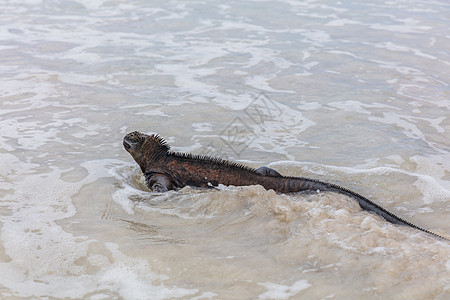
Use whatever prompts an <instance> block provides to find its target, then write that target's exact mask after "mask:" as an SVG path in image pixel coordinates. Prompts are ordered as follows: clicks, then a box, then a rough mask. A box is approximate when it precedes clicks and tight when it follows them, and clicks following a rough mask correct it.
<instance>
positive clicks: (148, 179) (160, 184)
mask: <svg viewBox="0 0 450 300" xmlns="http://www.w3.org/2000/svg"><path fill="white" fill-rule="evenodd" d="M145 184H146V185H147V187H148V188H149V189H150V190H152V191H154V192H158V193H163V192H167V191H169V190H173V183H172V181H171V180H170V178H169V177H168V176H166V175H163V174H153V175H146V176H145Z"/></svg>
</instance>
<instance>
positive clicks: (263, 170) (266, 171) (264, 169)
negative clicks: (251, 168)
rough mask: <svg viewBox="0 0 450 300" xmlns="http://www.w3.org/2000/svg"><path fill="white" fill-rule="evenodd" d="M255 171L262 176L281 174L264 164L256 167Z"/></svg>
mask: <svg viewBox="0 0 450 300" xmlns="http://www.w3.org/2000/svg"><path fill="white" fill-rule="evenodd" d="M256 173H258V174H261V175H264V176H281V174H280V173H278V172H277V171H275V170H274V169H271V168H269V167H265V166H263V167H259V168H258V169H256Z"/></svg>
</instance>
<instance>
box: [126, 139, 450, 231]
mask: <svg viewBox="0 0 450 300" xmlns="http://www.w3.org/2000/svg"><path fill="white" fill-rule="evenodd" d="M123 146H124V147H125V149H126V150H127V151H128V152H129V153H130V154H131V156H132V157H133V158H134V160H135V161H136V162H137V163H138V165H139V167H140V168H141V170H142V173H144V175H145V182H146V185H147V186H148V188H149V189H151V190H153V191H157V192H164V191H167V190H172V189H174V188H182V187H185V186H194V187H203V188H208V187H215V186H217V185H219V184H223V185H226V186H228V185H234V186H244V185H258V184H259V185H262V186H263V187H264V188H265V189H267V190H270V189H272V190H274V191H275V192H278V193H295V192H301V191H317V192H319V191H320V192H328V191H330V192H336V193H340V194H344V195H347V196H349V197H351V198H353V199H355V200H356V201H358V203H359V205H360V206H361V208H362V209H364V210H367V211H370V212H374V213H376V214H377V215H379V216H381V217H383V218H384V219H386V220H387V221H389V222H391V223H394V224H398V225H406V226H410V227H413V228H416V229H419V230H421V231H424V232H427V233H429V234H431V235H434V236H436V237H439V238H442V239H445V240H448V239H447V238H444V237H442V236H439V235H437V234H435V233H433V232H430V231H428V230H426V229H423V228H421V227H419V226H416V225H414V224H411V223H409V222H408V221H405V220H403V219H402V218H400V217H397V216H396V215H394V214H393V213H391V212H389V211H387V210H385V209H384V208H382V207H381V206H379V205H377V204H375V203H373V202H372V201H370V200H369V199H367V198H365V197H363V196H361V195H359V194H357V193H355V192H353V191H350V190H348V189H346V188H343V187H340V186H338V185H336V184H332V183H326V182H322V181H319V180H315V179H310V178H304V177H288V176H282V175H280V174H279V173H278V172H277V171H275V170H273V169H270V168H267V167H261V168H258V169H253V168H250V167H248V166H245V165H242V164H238V163H235V162H230V161H227V160H223V159H221V158H213V157H206V156H198V155H193V154H188V153H178V152H172V151H170V147H169V145H168V144H167V143H166V142H165V141H164V139H162V138H161V137H160V136H159V135H157V134H155V135H147V134H144V133H140V132H137V131H134V132H131V133H129V134H127V135H126V136H125V137H124V139H123Z"/></svg>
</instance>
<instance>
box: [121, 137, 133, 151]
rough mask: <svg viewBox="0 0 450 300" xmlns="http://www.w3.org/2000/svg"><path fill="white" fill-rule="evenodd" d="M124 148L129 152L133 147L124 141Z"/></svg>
mask: <svg viewBox="0 0 450 300" xmlns="http://www.w3.org/2000/svg"><path fill="white" fill-rule="evenodd" d="M123 147H124V148H125V150H127V151H129V150H130V149H131V147H132V144H131V143H130V142H129V141H127V140H126V139H123Z"/></svg>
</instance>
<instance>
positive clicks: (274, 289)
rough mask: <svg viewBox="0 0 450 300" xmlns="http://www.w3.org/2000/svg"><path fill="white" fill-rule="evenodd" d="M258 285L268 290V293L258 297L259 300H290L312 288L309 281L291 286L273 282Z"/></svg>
mask: <svg viewBox="0 0 450 300" xmlns="http://www.w3.org/2000/svg"><path fill="white" fill-rule="evenodd" d="M258 284H259V285H261V286H264V287H265V288H266V289H267V291H266V292H264V293H263V294H261V295H259V296H258V298H259V299H289V298H290V297H293V296H296V295H298V294H299V293H300V292H301V291H303V290H306V289H307V288H309V287H311V286H312V285H311V284H310V283H308V281H307V280H299V281H296V282H294V283H293V284H292V285H290V286H287V285H282V284H276V283H272V282H260V283H258Z"/></svg>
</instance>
